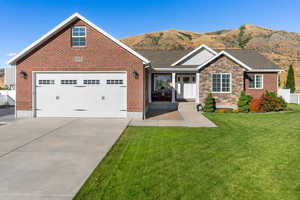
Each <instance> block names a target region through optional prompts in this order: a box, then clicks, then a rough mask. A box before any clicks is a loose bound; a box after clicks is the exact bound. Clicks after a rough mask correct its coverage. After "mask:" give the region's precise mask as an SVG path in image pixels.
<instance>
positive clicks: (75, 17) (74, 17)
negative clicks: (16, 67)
mask: <svg viewBox="0 0 300 200" xmlns="http://www.w3.org/2000/svg"><path fill="white" fill-rule="evenodd" d="M78 19H80V20H82V21H83V22H85V23H87V24H88V25H90V26H91V27H93V28H94V29H95V30H97V31H98V32H100V33H102V34H103V35H105V36H106V37H107V38H109V39H110V40H112V41H113V42H115V43H116V44H117V45H119V46H121V47H122V48H124V49H125V50H127V51H128V52H130V53H131V54H133V55H134V56H136V57H138V58H139V59H140V60H142V61H143V62H144V63H145V64H148V63H150V61H149V60H148V59H146V58H145V57H143V56H142V55H140V54H139V53H137V52H136V51H134V50H133V49H131V48H129V47H128V46H126V45H125V44H123V43H122V42H120V41H119V40H117V39H116V38H114V37H113V36H111V35H110V34H108V33H107V32H105V31H104V30H102V29H100V28H99V27H98V26H96V25H95V24H93V23H92V22H90V21H89V20H87V19H86V18H84V17H83V16H81V15H80V14H79V13H75V14H73V15H72V16H70V17H68V18H67V19H65V20H64V21H62V22H61V23H60V24H58V25H57V26H55V27H54V28H53V29H52V30H50V31H49V32H48V33H46V34H45V35H43V36H42V37H41V38H39V39H38V40H36V41H35V42H33V43H32V44H31V45H29V46H28V47H26V48H25V49H24V50H22V51H21V52H20V53H18V54H17V55H16V56H14V57H13V58H11V59H10V60H8V61H7V64H11V65H13V64H16V63H17V62H18V61H19V60H20V59H22V58H23V57H24V56H26V55H28V54H29V53H30V52H32V51H33V50H35V49H36V48H37V47H39V46H40V45H41V44H43V43H44V42H45V41H47V40H48V39H49V38H51V37H52V36H53V35H55V34H56V33H58V32H59V31H61V30H62V29H64V28H65V27H67V26H68V25H70V24H71V23H73V22H74V21H76V20H78Z"/></svg>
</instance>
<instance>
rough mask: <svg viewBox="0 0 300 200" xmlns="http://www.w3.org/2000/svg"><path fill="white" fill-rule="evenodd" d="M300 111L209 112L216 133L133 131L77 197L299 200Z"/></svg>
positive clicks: (209, 130) (207, 130) (210, 130)
mask: <svg viewBox="0 0 300 200" xmlns="http://www.w3.org/2000/svg"><path fill="white" fill-rule="evenodd" d="M292 108H293V109H295V110H296V111H295V112H289V113H267V114H240V113H239V114H220V113H218V114H206V116H207V117H208V118H209V119H211V120H213V121H214V122H215V123H216V124H217V125H218V127H217V128H176V127H172V128H170V127H129V128H128V129H127V130H126V131H125V133H124V134H123V135H122V137H121V138H120V140H119V141H118V142H117V144H116V145H115V146H114V147H113V149H112V150H111V151H110V153H109V154H108V156H107V157H106V158H105V160H103V162H102V163H101V164H100V165H99V166H98V167H97V168H96V169H95V171H94V172H93V174H92V175H91V176H90V178H89V179H88V181H87V182H86V183H85V185H84V186H83V187H82V188H81V190H80V192H79V193H78V194H77V196H76V197H75V199H76V200H79V199H80V200H97V199H111V200H123V199H124V200H129V199H130V200H131V199H137V200H144V199H149V200H150V199H151V200H152V199H156V200H158V199H159V200H161V199H171V200H172V199H203V200H210V199H214V200H229V199H230V200H232V199H236V200H244V199H253V200H260V199H261V200H268V199H270V200H271V199H272V200H277V199H278V200H279V199H280V200H285V199H286V200H296V199H299V198H300V106H295V105H294V106H292Z"/></svg>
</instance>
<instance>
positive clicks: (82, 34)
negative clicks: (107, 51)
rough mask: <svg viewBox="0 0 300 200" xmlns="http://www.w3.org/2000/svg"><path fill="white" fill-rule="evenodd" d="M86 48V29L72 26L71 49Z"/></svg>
mask: <svg viewBox="0 0 300 200" xmlns="http://www.w3.org/2000/svg"><path fill="white" fill-rule="evenodd" d="M84 46H86V27H85V26H74V27H72V47H84Z"/></svg>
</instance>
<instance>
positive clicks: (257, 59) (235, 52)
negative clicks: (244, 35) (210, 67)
mask: <svg viewBox="0 0 300 200" xmlns="http://www.w3.org/2000/svg"><path fill="white" fill-rule="evenodd" d="M215 51H217V52H221V51H226V52H227V53H229V54H230V55H232V56H234V57H235V58H237V59H239V60H240V61H242V62H243V63H245V64H246V65H248V66H250V67H251V68H252V70H274V69H278V70H280V68H279V67H278V66H277V65H276V64H274V63H273V62H272V61H270V60H269V59H267V58H266V57H265V56H263V55H261V54H259V53H258V52H257V51H255V50H252V49H215Z"/></svg>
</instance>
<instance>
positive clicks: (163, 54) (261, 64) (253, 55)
mask: <svg viewBox="0 0 300 200" xmlns="http://www.w3.org/2000/svg"><path fill="white" fill-rule="evenodd" d="M222 50H224V51H226V52H227V53H229V54H230V55H232V56H233V57H235V58H237V59H238V60H240V61H242V62H243V63H245V64H246V65H248V66H249V67H251V68H252V69H254V70H268V69H276V70H277V69H280V68H279V67H278V66H277V65H276V64H274V63H273V62H271V61H270V60H269V59H267V58H266V57H264V56H263V55H261V54H259V53H258V52H257V51H255V50H251V49H215V51H217V52H220V51H222ZM136 51H138V52H139V53H140V54H141V55H142V56H144V57H146V58H147V59H148V60H150V61H151V65H152V66H153V67H155V68H169V67H171V65H172V64H173V63H174V62H176V61H177V60H179V59H180V58H182V57H183V56H185V55H186V54H188V53H189V52H191V51H192V50H136ZM197 66H199V65H176V66H174V68H196V67H197Z"/></svg>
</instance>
